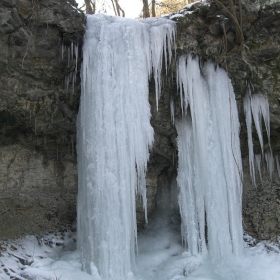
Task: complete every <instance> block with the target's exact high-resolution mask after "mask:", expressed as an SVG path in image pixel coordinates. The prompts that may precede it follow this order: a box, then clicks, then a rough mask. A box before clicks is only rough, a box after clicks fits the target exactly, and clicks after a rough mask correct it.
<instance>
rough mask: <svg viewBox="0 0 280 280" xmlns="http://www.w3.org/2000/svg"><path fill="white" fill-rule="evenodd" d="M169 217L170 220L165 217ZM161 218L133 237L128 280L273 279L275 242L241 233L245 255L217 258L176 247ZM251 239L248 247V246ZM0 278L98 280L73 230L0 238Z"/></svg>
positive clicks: (174, 234)
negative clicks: (83, 258)
mask: <svg viewBox="0 0 280 280" xmlns="http://www.w3.org/2000/svg"><path fill="white" fill-rule="evenodd" d="M171 220H172V219H171ZM166 222H167V220H164V219H163V220H161V221H160V222H159V223H157V224H156V225H154V226H153V227H151V228H149V227H148V228H147V229H146V232H145V233H143V234H140V236H139V239H138V241H139V248H138V251H139V254H138V257H137V258H136V261H137V262H136V269H135V273H134V275H133V274H131V275H130V277H128V279H131V280H182V279H187V280H279V279H280V249H279V245H280V244H273V243H271V242H266V241H262V242H260V243H256V244H255V243H254V240H253V239H252V238H249V237H248V236H245V237H246V243H245V247H246V248H245V254H244V256H243V257H240V258H234V257H233V258H230V259H227V260H226V261H223V262H220V263H212V262H211V260H209V259H208V258H207V256H202V255H200V254H199V255H196V256H192V255H191V254H190V253H188V252H186V251H185V250H184V248H183V247H182V246H181V241H180V240H181V236H180V233H179V232H178V231H177V228H176V227H178V224H177V223H176V222H173V223H171V225H172V227H162V225H163V224H164V223H166ZM252 243H253V246H252ZM0 250H1V251H0V279H1V280H8V279H18V280H23V279H28V280H56V279H59V280H77V279H81V280H102V279H101V278H100V276H99V275H98V273H97V272H96V275H89V274H87V273H85V272H83V271H82V270H81V267H82V265H81V263H80V254H79V252H78V251H77V250H76V235H75V233H73V232H70V231H69V232H63V233H52V234H48V235H46V236H44V237H42V238H38V237H36V236H32V235H29V236H26V237H25V238H23V239H19V240H17V241H14V242H4V241H2V242H0Z"/></svg>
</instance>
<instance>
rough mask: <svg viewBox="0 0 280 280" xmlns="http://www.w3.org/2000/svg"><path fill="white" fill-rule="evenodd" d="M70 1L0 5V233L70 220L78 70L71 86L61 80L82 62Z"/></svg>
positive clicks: (78, 19)
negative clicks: (76, 49)
mask: <svg viewBox="0 0 280 280" xmlns="http://www.w3.org/2000/svg"><path fill="white" fill-rule="evenodd" d="M75 5H76V4H75V1H54V0H1V3H0V237H1V238H13V237H16V236H19V235H22V234H26V233H36V232H42V231H45V230H53V229H59V228H61V227H64V226H66V225H69V224H71V223H72V221H74V220H75V216H76V193H77V171H76V153H75V137H76V135H75V134H76V125H75V122H76V114H77V110H78V100H79V92H80V86H79V73H77V75H76V76H77V82H76V83H75V85H74V88H73V87H72V82H71V84H70V85H69V86H68V89H67V85H66V84H67V79H68V77H69V75H70V78H72V76H73V75H74V74H75V73H74V72H75V68H76V57H77V62H78V65H80V60H81V56H80V54H81V46H82V39H83V23H84V15H83V14H82V13H80V12H79V11H77V10H76V9H75ZM71 45H72V48H73V52H74V50H75V47H76V46H78V47H79V50H78V53H79V54H78V55H76V54H77V53H76V54H71ZM62 51H63V54H62ZM68 52H69V54H70V59H69V62H68ZM73 52H72V53H73Z"/></svg>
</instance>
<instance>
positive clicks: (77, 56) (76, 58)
mask: <svg viewBox="0 0 280 280" xmlns="http://www.w3.org/2000/svg"><path fill="white" fill-rule="evenodd" d="M78 59H79V45H78V44H75V64H76V66H75V74H77V69H78Z"/></svg>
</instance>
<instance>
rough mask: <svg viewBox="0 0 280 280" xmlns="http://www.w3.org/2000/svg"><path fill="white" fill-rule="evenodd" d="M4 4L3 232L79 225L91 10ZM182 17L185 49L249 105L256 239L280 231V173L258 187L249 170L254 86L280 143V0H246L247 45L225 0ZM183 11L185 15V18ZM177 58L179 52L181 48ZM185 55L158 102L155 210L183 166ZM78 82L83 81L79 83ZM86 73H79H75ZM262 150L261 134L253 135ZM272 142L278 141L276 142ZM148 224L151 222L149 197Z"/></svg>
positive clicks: (247, 198) (248, 188) (249, 193)
mask: <svg viewBox="0 0 280 280" xmlns="http://www.w3.org/2000/svg"><path fill="white" fill-rule="evenodd" d="M1 3H2V4H1V6H0V35H1V36H0V46H1V48H0V71H1V75H0V100H1V102H0V200H1V203H0V238H1V239H3V238H14V237H17V236H19V235H23V234H32V233H40V232H44V231H50V230H54V229H60V228H63V227H64V226H69V225H70V224H71V223H72V222H73V221H74V220H75V217H76V193H77V171H76V151H75V138H76V125H75V124H76V116H77V111H78V106H79V92H80V80H79V67H80V61H81V45H82V38H83V23H84V16H83V14H82V13H80V12H79V11H78V10H77V9H76V8H75V7H76V6H75V2H74V1H53V0H45V1H38V0H37V1H33V0H2V2H1ZM236 11H237V16H238V20H239V21H240V19H239V12H238V11H239V10H238V8H236ZM180 14H181V15H180V16H176V15H174V16H172V18H173V20H175V21H177V30H178V31H177V46H176V56H177V57H178V56H179V55H184V54H188V53H190V52H191V53H193V54H194V55H198V56H199V57H200V58H201V62H202V65H203V61H205V60H211V61H213V62H214V63H216V64H220V65H221V66H222V67H224V68H225V69H226V70H227V72H228V73H229V76H230V77H231V79H232V82H233V85H234V89H235V93H236V99H237V102H238V107H239V115H240V122H241V146H242V156H243V159H244V195H243V217H244V229H245V230H246V231H247V232H248V233H249V234H251V235H253V236H254V237H256V238H260V239H262V238H274V237H276V236H277V235H279V233H280V226H279V221H278V220H279V217H280V193H279V189H280V185H279V183H280V181H279V178H278V175H277V176H276V173H274V175H273V178H272V180H270V178H269V175H268V173H267V172H266V171H265V168H264V171H263V174H262V181H260V180H259V179H258V180H257V186H253V185H252V183H251V179H250V176H249V168H248V163H247V162H248V160H247V157H248V148H247V132H246V124H245V120H244V119H245V117H244V113H243V98H244V96H245V94H246V91H247V84H248V83H250V84H251V85H252V86H253V87H252V88H253V93H262V94H265V95H267V96H268V99H269V105H270V117H271V143H272V148H273V152H274V154H278V153H279V151H280V138H279V136H278V131H280V118H279V114H280V102H279V99H278V98H280V57H279V53H280V35H279V34H280V15H279V14H280V4H279V3H278V4H277V3H275V4H272V5H267V6H265V5H263V6H260V5H257V4H255V3H253V2H242V32H243V36H244V46H243V47H242V48H241V47H240V48H239V46H240V40H239V39H240V38H239V37H238V35H237V29H236V25H234V23H233V20H232V19H231V18H230V17H229V15H228V14H227V13H226V12H225V11H224V10H222V9H221V8H220V7H219V6H217V4H215V2H211V3H209V4H207V5H205V4H201V3H197V4H194V5H192V6H191V7H189V8H185V9H183V10H181V11H180ZM182 15H183V16H182ZM174 57H175V56H174ZM175 66H176V59H175V58H174V60H173V62H172V65H171V69H170V70H169V72H168V74H167V75H166V77H165V79H164V85H163V92H162V96H161V99H160V101H159V109H158V111H157V109H156V101H155V95H154V94H153V92H154V88H153V83H151V88H150V89H151V94H150V103H151V110H152V120H151V122H152V125H153V127H154V130H155V143H154V147H153V149H152V151H151V156H150V161H149V164H148V173H147V188H148V189H147V193H148V212H149V213H151V212H152V211H153V210H154V209H155V208H156V195H157V192H158V190H159V188H161V187H162V185H163V184H166V183H167V182H168V183H169V184H171V182H172V181H174V178H175V176H176V171H177V148H176V137H177V134H176V129H175V127H174V125H173V124H172V120H171V112H170V100H171V98H172V100H174V104H175V106H174V107H175V117H176V118H180V117H181V110H180V100H179V96H178V95H177V89H176V80H175V77H176V73H175V68H176V67H175ZM73 80H74V83H73ZM75 80H76V81H75ZM253 137H254V143H255V152H256V153H259V152H260V149H259V145H258V141H257V136H256V135H255V133H254V135H253ZM265 148H266V149H267V148H268V145H267V142H266V145H265ZM137 210H138V213H137V214H138V215H137V216H138V225H139V228H141V226H143V225H144V218H143V212H142V207H141V203H140V201H139V203H138V206H137Z"/></svg>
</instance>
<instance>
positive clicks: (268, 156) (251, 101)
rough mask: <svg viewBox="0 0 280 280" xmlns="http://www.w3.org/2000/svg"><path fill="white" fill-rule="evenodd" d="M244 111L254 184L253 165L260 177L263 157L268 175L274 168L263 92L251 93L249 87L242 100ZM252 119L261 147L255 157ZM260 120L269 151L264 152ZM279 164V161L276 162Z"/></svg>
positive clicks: (266, 100) (267, 105)
mask: <svg viewBox="0 0 280 280" xmlns="http://www.w3.org/2000/svg"><path fill="white" fill-rule="evenodd" d="M243 106H244V113H245V120H246V126H247V138H248V150H249V166H250V175H251V178H252V181H253V183H254V185H256V176H255V165H256V166H257V169H258V172H259V174H260V178H261V168H260V166H261V162H262V161H263V159H265V160H266V162H267V169H268V171H269V174H270V177H272V173H273V170H274V157H273V154H272V149H271V145H270V116H269V104H268V99H267V97H266V96H265V95H263V94H260V93H259V94H251V91H250V88H249V90H248V93H247V94H246V96H245V98H244V101H243ZM253 121H254V127H255V129H256V132H257V135H258V138H259V143H260V147H261V152H262V153H261V155H259V156H257V157H255V155H254V145H253V135H252V133H253ZM262 122H264V124H265V129H266V133H267V139H268V148H269V152H267V153H264V141H263V130H262ZM276 164H277V163H276ZM278 164H279V163H278Z"/></svg>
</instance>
